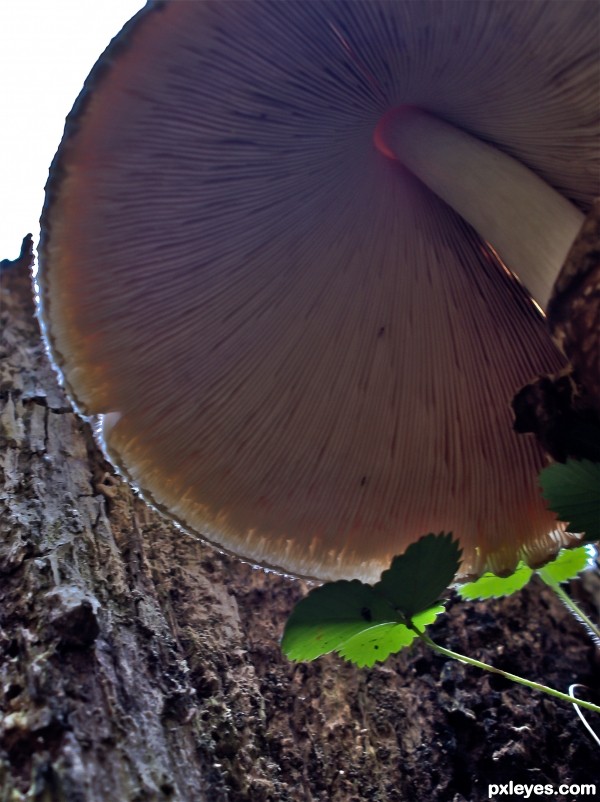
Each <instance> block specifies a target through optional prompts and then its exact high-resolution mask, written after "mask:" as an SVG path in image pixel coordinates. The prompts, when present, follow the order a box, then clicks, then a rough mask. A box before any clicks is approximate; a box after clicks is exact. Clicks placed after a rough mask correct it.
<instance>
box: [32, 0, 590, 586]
mask: <svg viewBox="0 0 600 802" xmlns="http://www.w3.org/2000/svg"><path fill="white" fill-rule="evenodd" d="M598 13H599V12H598V8H597V7H596V6H595V4H594V3H588V2H582V3H576V4H557V3H552V2H537V1H533V2H528V3H512V2H505V0H499V1H498V2H488V3H485V4H479V3H472V2H468V1H467V2H455V1H454V0H453V1H452V2H442V3H437V2H419V3H415V2H401V1H400V0H399V1H398V2H395V3H389V2H386V0H382V1H381V2H380V1H379V0H370V1H369V2H342V1H336V2H328V1H327V0H320V1H319V2H311V1H310V0H308V1H307V2H303V0H297V2H294V3H281V2H278V1H277V0H252V2H245V1H242V2H238V0H229V2H227V3H218V2H203V3H176V2H171V3H155V4H153V3H151V4H149V5H148V6H147V7H146V9H145V10H144V11H143V12H141V13H140V14H139V15H138V16H137V17H136V18H134V20H133V21H132V22H131V23H130V24H129V25H128V26H126V28H125V29H124V30H123V32H122V33H121V34H120V36H119V37H117V39H116V40H114V41H113V43H112V44H111V46H110V47H109V49H108V50H107V51H106V53H105V54H104V55H103V56H102V57H101V59H100V61H99V62H98V65H97V66H96V68H95V69H94V71H93V72H92V74H91V76H90V78H89V79H88V81H87V83H86V86H85V88H84V91H83V93H82V95H81V96H80V98H79V100H78V101H77V103H76V105H75V107H74V110H73V112H72V114H71V115H70V117H69V119H68V121H67V126H66V129H65V136H64V139H63V141H62V143H61V146H60V148H59V151H58V153H57V156H56V158H55V160H54V162H53V165H52V168H51V174H50V179H49V182H48V185H47V198H46V204H45V207H44V211H43V216H42V241H41V246H40V271H39V275H38V280H39V282H40V287H41V304H42V309H41V312H42V318H43V321H44V325H45V329H46V332H47V336H48V339H49V342H50V346H51V349H52V353H53V355H54V359H55V361H56V363H57V365H58V367H59V368H60V370H61V372H62V374H63V377H64V381H65V384H66V387H67V388H68V390H69V391H70V393H71V394H72V396H73V398H74V399H75V401H76V403H77V404H78V406H79V408H80V409H81V410H82V412H83V413H85V414H87V415H98V414H100V415H105V424H104V439H105V445H106V449H107V451H108V454H109V455H110V457H111V458H112V460H113V461H114V462H115V463H116V464H117V465H118V466H119V467H120V468H121V470H122V471H123V472H124V473H125V474H126V475H127V476H128V477H129V479H130V480H131V481H133V482H134V483H135V484H136V485H137V486H139V487H140V488H141V489H142V490H143V491H144V492H145V494H146V495H147V497H148V498H149V499H151V500H152V501H153V502H154V503H155V504H156V505H157V506H158V507H159V508H160V509H162V510H164V511H165V512H168V514H169V515H171V516H172V517H173V518H175V519H176V520H178V521H179V522H180V523H182V524H183V525H184V527H186V528H187V529H189V530H192V531H194V532H197V533H200V534H202V535H203V536H204V537H206V538H207V539H209V540H210V541H212V542H214V543H216V544H218V545H219V546H221V547H222V548H225V549H227V550H229V551H231V552H234V553H236V554H239V555H241V556H243V557H245V558H247V559H250V560H253V561H256V562H258V563H261V564H263V565H268V566H272V567H276V568H280V569H283V570H285V571H288V572H291V573H296V574H302V575H307V576H314V577H318V578H323V579H329V578H340V577H359V578H362V579H366V580H372V579H374V578H376V577H378V576H379V573H380V572H381V570H382V569H383V568H385V567H386V566H387V565H388V563H389V561H390V559H391V558H392V557H393V556H394V555H395V554H397V553H400V552H402V551H403V550H404V548H405V547H406V545H407V544H408V543H410V542H412V541H413V540H415V539H417V538H418V537H419V536H420V535H422V534H424V533H425V532H428V531H440V530H446V531H448V530H452V531H453V532H454V533H455V534H456V535H457V536H458V537H459V538H460V541H461V545H462V547H463V549H464V556H465V563H464V565H463V571H464V572H465V573H469V574H476V573H479V572H481V571H482V570H484V569H486V568H491V569H493V570H496V571H507V570H510V569H511V568H512V567H513V566H514V565H515V563H516V561H517V560H518V559H519V557H521V556H523V557H525V558H526V559H527V560H529V561H531V562H536V563H537V562H540V561H542V560H543V559H545V558H547V557H549V556H550V555H551V554H552V553H553V552H554V551H556V549H557V548H558V547H559V546H560V544H562V543H564V542H565V541H566V539H567V536H566V535H565V534H564V533H562V532H560V531H557V529H556V523H555V521H554V516H553V515H552V513H550V512H548V511H547V510H546V509H545V506H544V504H543V501H542V500H541V497H540V493H539V491H538V488H537V481H536V480H537V473H538V471H539V469H540V468H541V467H542V466H543V464H544V456H543V454H542V452H541V451H540V449H539V447H538V446H537V445H536V443H535V442H534V441H533V440H529V439H526V438H523V437H519V436H518V435H517V434H515V433H514V432H513V431H512V426H511V412H510V401H511V398H512V396H513V395H514V393H515V392H516V391H517V390H518V389H519V388H520V387H521V386H522V385H524V384H526V383H527V382H528V381H530V380H531V378H532V377H535V376H536V375H538V374H540V373H546V372H552V371H555V370H557V369H559V368H560V367H561V366H562V364H563V363H562V360H561V357H560V355H559V354H558V352H557V351H556V349H555V348H554V346H553V345H552V342H551V340H550V337H549V336H548V334H547V332H546V329H545V326H544V321H543V318H542V316H541V315H540V314H539V312H538V311H537V309H536V307H535V305H534V304H533V303H532V301H531V299H530V297H529V295H528V293H527V292H526V290H525V289H524V287H523V286H522V284H521V283H520V282H519V281H518V280H517V278H515V276H517V277H521V271H522V270H526V266H522V265H518V264H510V265H509V267H510V270H511V271H512V273H511V272H509V271H508V270H507V268H506V267H505V266H504V265H503V264H502V263H501V262H500V261H499V259H498V258H497V256H496V255H495V247H496V246H495V243H494V242H491V243H490V245H488V244H487V242H486V241H485V240H484V239H483V238H482V237H481V236H480V235H479V234H478V233H477V232H476V231H475V230H474V229H473V228H472V227H471V226H470V225H469V224H468V223H467V222H465V220H463V219H462V217H461V216H460V215H459V214H458V213H457V212H456V211H455V210H453V209H452V208H451V207H450V206H448V205H447V204H446V203H444V202H443V201H442V200H440V199H439V198H438V197H437V196H436V195H435V194H434V193H433V192H431V190H430V189H428V188H427V187H426V186H424V184H422V183H421V182H420V181H419V180H418V179H417V178H416V177H415V176H413V175H412V174H411V172H410V171H409V170H408V169H407V167H406V166H404V165H403V164H402V163H401V162H392V161H390V160H389V159H387V158H385V157H384V156H382V154H381V152H380V150H379V149H378V148H377V147H376V146H375V144H374V140H373V135H374V132H375V131H376V129H377V126H378V124H379V121H380V120H381V119H382V117H384V115H385V114H386V113H387V112H389V110H390V109H395V108H397V107H399V106H417V107H419V108H421V109H424V110H426V111H427V112H429V113H430V114H433V115H435V116H436V117H439V118H440V119H442V120H445V121H447V122H449V123H451V124H452V126H454V127H455V128H457V129H460V130H463V131H465V132H468V133H469V135H470V136H473V137H477V138H479V139H481V140H484V141H485V142H486V143H488V144H490V145H492V146H493V147H494V148H497V149H498V150H499V151H502V152H504V153H506V154H507V155H509V156H511V157H512V158H514V159H516V160H517V161H518V162H520V163H522V164H523V165H525V166H526V167H527V168H528V169H529V170H530V171H533V173H535V174H536V175H537V176H539V177H540V178H541V179H543V181H544V182H545V183H546V184H547V185H548V186H550V187H553V188H554V190H556V191H557V192H558V193H560V195H561V196H564V197H565V198H567V199H568V200H569V202H570V203H571V204H574V206H576V207H577V208H578V209H581V210H585V209H586V208H588V206H589V204H590V202H591V199H592V197H593V196H594V194H595V193H597V192H598V181H597V175H596V174H595V173H594V169H593V166H594V163H595V159H596V158H597V129H596V127H595V125H597V119H598V96H597V94H595V90H597V83H598V81H597V78H598V48H597V42H596V36H595V33H594V27H593V25H591V24H589V19H590V18H592V17H593V18H594V19H596V20H597V18H598ZM584 23H587V24H584ZM594 82H595V84H594ZM573 154H576V155H577V158H574V157H573ZM465 169H468V165H466V166H465ZM485 192H486V188H485V187H483V188H482V193H483V194H485ZM576 213H577V214H578V212H576ZM559 268H560V265H555V266H550V267H549V270H555V271H556V272H558V269H559ZM513 274H514V275H513Z"/></svg>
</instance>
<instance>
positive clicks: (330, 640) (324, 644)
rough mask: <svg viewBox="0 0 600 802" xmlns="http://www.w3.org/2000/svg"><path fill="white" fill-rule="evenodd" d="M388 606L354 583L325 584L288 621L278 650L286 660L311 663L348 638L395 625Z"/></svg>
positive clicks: (375, 593)
mask: <svg viewBox="0 0 600 802" xmlns="http://www.w3.org/2000/svg"><path fill="white" fill-rule="evenodd" d="M399 620H400V619H399V616H398V614H397V613H396V612H395V610H394V609H393V608H392V607H391V605H390V604H389V603H388V602H387V601H386V599H384V598H383V597H382V596H381V595H380V594H379V593H377V592H376V591H375V590H374V589H373V588H372V587H371V585H365V584H363V583H362V582H359V580H358V579H353V580H352V581H347V580H345V579H344V580H341V581H339V582H329V583H327V584H325V585H321V587H318V588H315V589H314V590H312V591H311V592H310V593H309V594H308V596H306V597H305V598H304V599H302V600H301V601H300V602H298V604H297V605H296V607H295V608H294V610H293V612H292V614H291V616H290V617H289V619H288V621H287V623H286V625H285V630H284V633H283V639H282V641H281V648H282V650H283V652H284V654H285V655H286V656H287V657H288V658H289V659H290V660H314V659H315V658H316V657H320V656H321V655H322V654H327V653H328V652H331V651H333V650H334V649H337V648H338V647H339V646H341V645H342V644H343V643H345V642H346V641H348V640H349V639H350V638H351V637H352V636H354V635H356V634H358V633H359V632H362V631H363V630H365V629H372V628H373V627H376V626H378V625H381V624H392V626H395V625H396V624H398V622H399Z"/></svg>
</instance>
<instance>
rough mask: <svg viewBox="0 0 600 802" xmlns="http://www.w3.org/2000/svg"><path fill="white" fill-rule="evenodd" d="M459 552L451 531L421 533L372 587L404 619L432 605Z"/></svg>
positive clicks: (447, 581) (448, 580)
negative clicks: (422, 534) (436, 533)
mask: <svg viewBox="0 0 600 802" xmlns="http://www.w3.org/2000/svg"><path fill="white" fill-rule="evenodd" d="M461 554H462V551H461V549H460V548H459V545H458V541H456V540H453V539H452V533H451V532H449V533H447V534H444V533H443V532H442V533H440V534H439V535H434V534H429V535H424V536H423V537H422V538H421V539H420V540H418V541H417V542H416V543H412V544H411V545H410V546H409V547H408V548H407V549H406V551H405V552H404V554H401V555H400V556H399V557H394V559H393V560H392V565H391V567H390V568H388V570H387V571H384V572H383V573H382V575H381V581H380V582H378V583H377V584H376V585H375V586H374V589H375V590H376V591H378V592H379V593H381V595H382V596H385V598H386V599H389V601H390V603H391V604H392V605H393V606H394V607H395V608H396V609H397V610H400V611H401V612H402V613H403V614H404V615H405V616H406V617H407V618H414V616H415V615H416V614H417V613H420V612H422V611H423V610H427V609H428V608H430V607H432V606H433V605H434V604H435V602H436V601H437V600H438V598H439V597H440V595H441V594H442V593H443V592H444V591H445V590H446V588H447V587H448V585H450V583H451V582H452V580H453V579H454V576H455V574H456V572H457V571H458V567H459V565H460V557H461Z"/></svg>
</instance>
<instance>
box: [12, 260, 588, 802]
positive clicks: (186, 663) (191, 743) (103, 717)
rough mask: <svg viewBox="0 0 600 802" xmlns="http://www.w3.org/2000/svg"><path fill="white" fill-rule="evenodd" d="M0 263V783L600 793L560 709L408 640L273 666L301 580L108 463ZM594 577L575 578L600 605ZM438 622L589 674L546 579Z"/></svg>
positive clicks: (44, 792)
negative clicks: (227, 550)
mask: <svg viewBox="0 0 600 802" xmlns="http://www.w3.org/2000/svg"><path fill="white" fill-rule="evenodd" d="M25 261H26V260H25ZM2 268H4V269H2ZM0 270H1V273H0V277H1V283H2V298H1V302H0V303H1V307H0V311H1V322H0V326H1V328H0V335H1V344H0V627H1V631H0V680H1V681H0V691H1V702H0V710H1V720H0V800H2V801H4V800H6V802H8V801H9V800H10V802H18V800H44V802H50V800H61V801H62V800H68V801H69V802H92V801H93V802H134V800H135V802H142V800H165V801H168V802H174V800H176V801H177V802H204V800H207V802H242V800H244V801H250V802H304V800H306V801H307V802H309V801H310V802H317V800H318V801H319V802H362V800H368V801H369V802H377V801H379V802H400V801H401V800H431V802H436V801H437V800H453V801H454V802H459V801H460V800H469V802H471V801H473V802H477V800H485V799H488V788H487V786H488V784H489V783H506V782H508V781H509V780H511V779H512V780H513V781H514V782H526V783H546V782H547V783H553V784H555V785H558V784H559V783H561V782H567V783H584V782H598V793H600V777H599V776H598V774H599V772H598V770H597V766H598V764H599V760H598V748H597V746H596V745H595V744H594V742H593V741H592V739H591V738H590V736H589V734H588V733H587V732H586V730H585V729H584V728H583V726H582V725H581V723H580V722H579V720H578V718H577V716H576V715H575V713H574V711H573V709H572V708H571V706H570V705H568V704H562V703H560V702H558V701H556V702H555V701H553V700H551V699H549V698H546V697H543V696H542V695H540V694H537V693H534V692H532V691H529V690H527V689H525V688H521V687H518V686H514V685H511V684H509V683H506V682H504V681H502V680H500V679H499V678H495V677H493V676H491V675H488V676H483V675H482V674H480V673H478V672H477V671H476V670H475V669H473V668H469V667H467V666H464V665H462V664H459V663H453V662H448V661H446V660H444V659H443V658H441V657H439V656H438V655H435V654H433V653H431V652H428V651H427V650H426V649H424V648H422V646H421V645H420V644H419V645H417V646H415V647H413V648H411V649H410V650H405V651H404V652H402V653H400V654H399V655H397V656H395V657H393V658H391V659H390V660H389V661H388V662H387V663H385V664H384V665H381V666H377V667H376V668H373V669H371V670H364V669H363V670H359V669H356V668H354V667H353V666H351V665H348V664H346V663H344V662H343V661H341V660H340V659H337V658H335V657H327V658H322V659H320V660H318V661H316V662H314V663H312V664H300V665H294V664H291V663H289V662H288V661H286V659H285V658H284V657H283V656H282V655H281V653H280V650H279V645H278V640H279V638H280V636H281V632H282V629H283V625H284V622H285V619H286V616H287V615H288V613H289V612H290V610H291V608H292V606H293V604H294V602H295V601H296V600H297V599H299V598H300V597H301V596H302V594H303V593H305V592H306V589H307V588H306V584H305V583H302V582H300V581H294V580H292V579H289V578H285V577H281V576H278V575H276V574H274V573H265V572H263V571H261V570H255V569H253V568H252V567H250V566H248V565H245V564H242V563H240V562H238V561H236V560H234V559H231V558H229V557H225V556H223V555H221V554H219V553H218V552H216V551H215V550H213V549H211V548H210V547H208V546H206V545H204V544H201V543H199V542H197V541H196V540H195V539H193V538H192V537H189V536H187V535H185V534H183V533H182V532H181V531H178V530H177V529H176V528H175V527H174V526H172V525H171V524H170V523H168V522H166V521H165V520H164V519H163V518H161V517H160V516H159V515H158V514H156V513H155V512H154V511H153V510H151V509H149V508H148V507H147V506H146V505H145V504H144V502H143V501H142V500H141V499H140V498H138V497H136V495H135V493H133V492H132V491H131V489H130V488H129V487H128V486H127V485H126V484H124V483H122V482H120V481H119V480H118V479H117V478H116V477H115V476H114V474H113V472H112V471H111V468H110V467H109V466H108V465H107V464H106V462H105V461H104V460H103V457H102V455H101V453H100V452H99V451H98V449H97V447H96V446H95V444H94V440H93V437H92V434H91V431H90V428H89V426H88V425H87V424H86V423H85V422H83V421H82V420H80V419H79V418H78V417H77V415H75V414H74V413H73V411H72V409H71V407H70V405H69V402H68V400H67V399H66V398H65V396H64V395H63V393H62V392H61V390H60V389H59V387H58V385H57V382H56V378H55V376H54V374H53V371H52V369H51V367H50V365H49V363H48V360H47V358H46V354H45V351H44V347H43V345H42V342H41V338H40V333H39V329H38V325H37V322H36V321H35V319H34V308H33V302H32V299H31V291H30V286H29V275H28V271H27V269H26V264H20V265H12V266H10V265H7V264H6V263H4V264H3V265H0ZM165 391H166V392H167V391H168V388H165ZM598 584H599V583H598V577H597V575H594V574H591V575H588V576H587V578H586V580H585V581H584V582H580V583H578V585H577V586H576V587H575V588H574V593H575V594H576V595H577V596H578V597H579V598H580V599H581V601H582V604H583V605H584V606H585V607H586V609H587V610H588V612H590V613H591V614H592V615H594V616H598V614H599V609H598V606H599V600H600V594H599V592H598ZM432 634H433V636H434V637H435V638H436V639H437V640H438V641H439V642H441V643H443V644H444V645H446V646H448V647H450V648H453V649H456V650H458V651H464V652H467V653H469V654H472V655H474V656H477V657H479V658H481V659H484V660H487V661H489V662H492V663H494V664H495V665H497V666H499V667H501V668H504V669H507V670H509V671H515V672H516V673H522V674H525V675H527V676H529V677H531V678H533V679H538V680H540V681H542V682H545V683H547V684H550V685H553V686H555V687H557V688H560V689H566V688H567V687H568V685H569V684H570V683H572V682H580V683H584V684H586V685H588V686H590V687H592V688H595V689H596V690H598V688H599V687H600V678H599V671H598V668H599V661H598V653H597V651H596V650H595V648H594V645H593V644H592V643H591V641H590V640H589V638H588V637H587V635H586V633H585V632H584V631H583V630H582V629H581V628H580V626H579V624H578V623H577V622H576V621H575V620H574V619H573V618H572V617H571V616H570V615H569V614H568V613H567V612H566V611H565V609H564V608H563V607H562V606H561V604H560V603H559V602H558V600H557V599H556V598H555V597H554V596H553V595H552V594H551V593H549V592H548V591H546V590H545V589H543V588H541V587H539V586H532V587H531V588H530V589H526V590H525V591H523V592H521V593H520V594H518V595H516V596H514V597H512V598H509V599H506V600H502V601H497V602H492V603H486V604H464V603H454V604H452V605H451V607H450V611H449V614H448V615H447V616H445V617H443V620H440V622H439V623H438V624H437V625H436V626H435V628H434V629H433V630H432ZM589 718H590V720H592V719H593V718H600V717H595V716H594V714H590V716H589ZM594 724H595V725H596V726H597V728H600V727H598V725H599V722H598V721H595V722H594ZM502 798H504V799H507V798H508V797H507V796H503V797H502ZM554 798H555V799H567V798H570V797H558V796H556V797H554Z"/></svg>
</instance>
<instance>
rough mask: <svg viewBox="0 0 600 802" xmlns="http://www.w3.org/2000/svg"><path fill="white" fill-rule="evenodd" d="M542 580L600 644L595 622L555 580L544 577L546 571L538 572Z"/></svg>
mask: <svg viewBox="0 0 600 802" xmlns="http://www.w3.org/2000/svg"><path fill="white" fill-rule="evenodd" d="M538 574H539V576H540V579H543V581H544V582H545V583H546V584H547V585H548V587H550V588H552V590H553V591H554V592H555V593H556V595H557V596H558V597H559V599H561V601H562V602H563V603H564V604H565V605H566V606H567V607H568V608H569V610H571V612H572V613H573V615H574V616H575V617H576V618H578V619H579V620H580V621H581V622H582V623H583V624H584V626H586V627H587V628H588V629H589V630H590V632H591V633H592V634H593V636H594V637H595V638H596V639H597V641H598V643H600V629H598V627H597V626H596V625H595V624H594V622H593V621H592V620H591V619H590V618H588V617H587V615H586V614H585V613H584V612H583V610H582V609H581V608H580V607H579V606H578V605H577V603H576V602H574V601H573V599H572V598H571V597H570V596H569V594H568V593H567V592H566V591H565V590H564V589H563V588H562V587H561V586H560V584H559V583H558V582H556V580H554V579H550V577H546V576H545V575H544V570H543V569H542V570H540V571H538Z"/></svg>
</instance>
